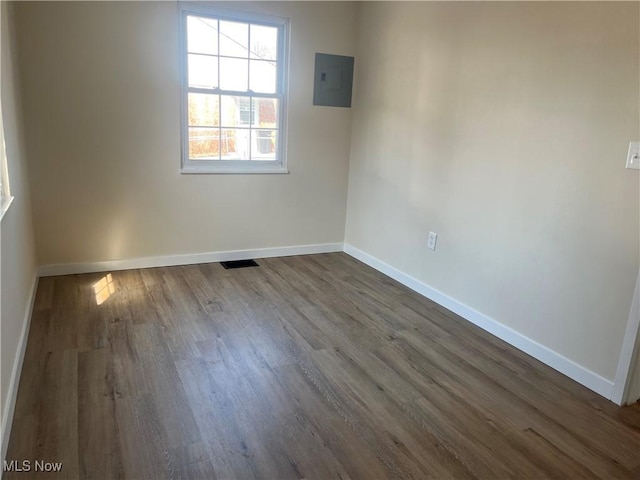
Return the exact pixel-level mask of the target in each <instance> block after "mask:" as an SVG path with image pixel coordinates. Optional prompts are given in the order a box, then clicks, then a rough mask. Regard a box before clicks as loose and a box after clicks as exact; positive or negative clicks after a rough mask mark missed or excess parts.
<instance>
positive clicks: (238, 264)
mask: <svg viewBox="0 0 640 480" xmlns="http://www.w3.org/2000/svg"><path fill="white" fill-rule="evenodd" d="M220 265H222V266H223V267H224V268H226V269H227V270H228V269H230V268H245V267H259V266H260V265H258V264H257V263H256V261H255V260H254V259H252V258H251V259H249V260H232V261H230V262H220Z"/></svg>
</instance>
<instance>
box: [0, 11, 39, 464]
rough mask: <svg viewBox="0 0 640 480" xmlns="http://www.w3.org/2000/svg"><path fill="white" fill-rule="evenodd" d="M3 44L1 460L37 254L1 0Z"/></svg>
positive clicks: (8, 17) (10, 36)
mask: <svg viewBox="0 0 640 480" xmlns="http://www.w3.org/2000/svg"><path fill="white" fill-rule="evenodd" d="M0 8H2V12H1V15H0V17H1V19H2V25H1V26H0V34H1V35H2V38H1V39H0V44H1V45H2V52H1V53H0V58H1V60H2V65H1V67H0V70H1V73H2V75H1V81H2V85H1V87H0V90H1V92H2V116H3V121H4V133H5V143H6V151H7V159H8V170H9V180H10V185H11V194H12V195H13V196H14V197H15V199H14V201H13V204H12V205H11V207H10V208H9V210H8V211H7V213H6V214H5V216H4V218H3V219H2V225H1V228H0V236H1V238H0V254H1V255H2V258H1V259H0V277H1V278H2V281H1V282H0V284H1V288H2V291H1V292H0V298H1V299H2V302H1V304H0V329H1V331H0V341H1V343H2V345H1V348H0V369H1V371H0V380H1V381H0V386H1V403H0V405H1V408H0V412H1V417H0V418H2V434H1V443H2V459H0V460H3V459H4V455H5V452H6V447H7V444H8V440H9V431H10V426H11V420H12V417H13V415H12V414H13V406H14V403H13V402H14V400H15V397H14V396H15V394H16V392H17V389H18V379H19V376H20V367H21V365H22V356H23V354H24V347H25V344H26V331H27V326H28V321H29V314H30V306H31V300H32V296H33V294H34V293H35V292H34V287H35V282H36V255H35V246H34V242H33V229H32V222H31V206H30V201H29V185H28V182H27V167H26V160H25V151H24V141H23V129H22V117H21V114H20V106H19V105H20V89H19V82H18V80H17V76H16V75H17V68H16V56H15V53H16V52H15V50H16V49H15V28H14V22H13V19H14V16H13V8H12V5H11V4H9V3H7V2H2V5H1V6H0Z"/></svg>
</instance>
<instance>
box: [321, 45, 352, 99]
mask: <svg viewBox="0 0 640 480" xmlns="http://www.w3.org/2000/svg"><path fill="white" fill-rule="evenodd" d="M353 63H354V58H353V57H344V56H342V55H329V54H326V53H316V71H315V77H314V85H313V104H314V105H324V106H328V107H350V106H351V90H352V88H353Z"/></svg>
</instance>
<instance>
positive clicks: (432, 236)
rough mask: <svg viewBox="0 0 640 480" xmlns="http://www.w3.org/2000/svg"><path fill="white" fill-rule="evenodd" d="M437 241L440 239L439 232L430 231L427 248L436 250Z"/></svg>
mask: <svg viewBox="0 0 640 480" xmlns="http://www.w3.org/2000/svg"><path fill="white" fill-rule="evenodd" d="M437 241H438V234H437V233H433V232H429V240H427V248H428V249H429V250H435V249H436V242H437Z"/></svg>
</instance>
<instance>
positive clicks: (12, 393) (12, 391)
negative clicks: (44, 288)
mask: <svg viewBox="0 0 640 480" xmlns="http://www.w3.org/2000/svg"><path fill="white" fill-rule="evenodd" d="M37 289H38V277H36V278H34V280H33V287H32V288H31V297H30V300H29V305H28V306H27V310H26V312H25V314H24V319H23V320H22V331H21V332H20V339H19V340H18V350H17V351H16V358H15V359H14V360H13V370H12V371H11V380H10V381H9V392H8V394H7V403H6V405H5V409H4V415H3V416H2V427H1V428H2V430H1V432H0V442H1V448H2V462H3V464H4V460H5V459H6V458H7V448H8V447H9V436H10V435H11V426H12V425H13V414H14V412H15V409H16V398H17V397H18V387H19V386H20V374H21V373H22V363H23V362H24V354H25V352H26V350H27V340H28V339H29V326H30V325H31V315H32V314H33V304H34V302H35V300H36V291H37Z"/></svg>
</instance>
